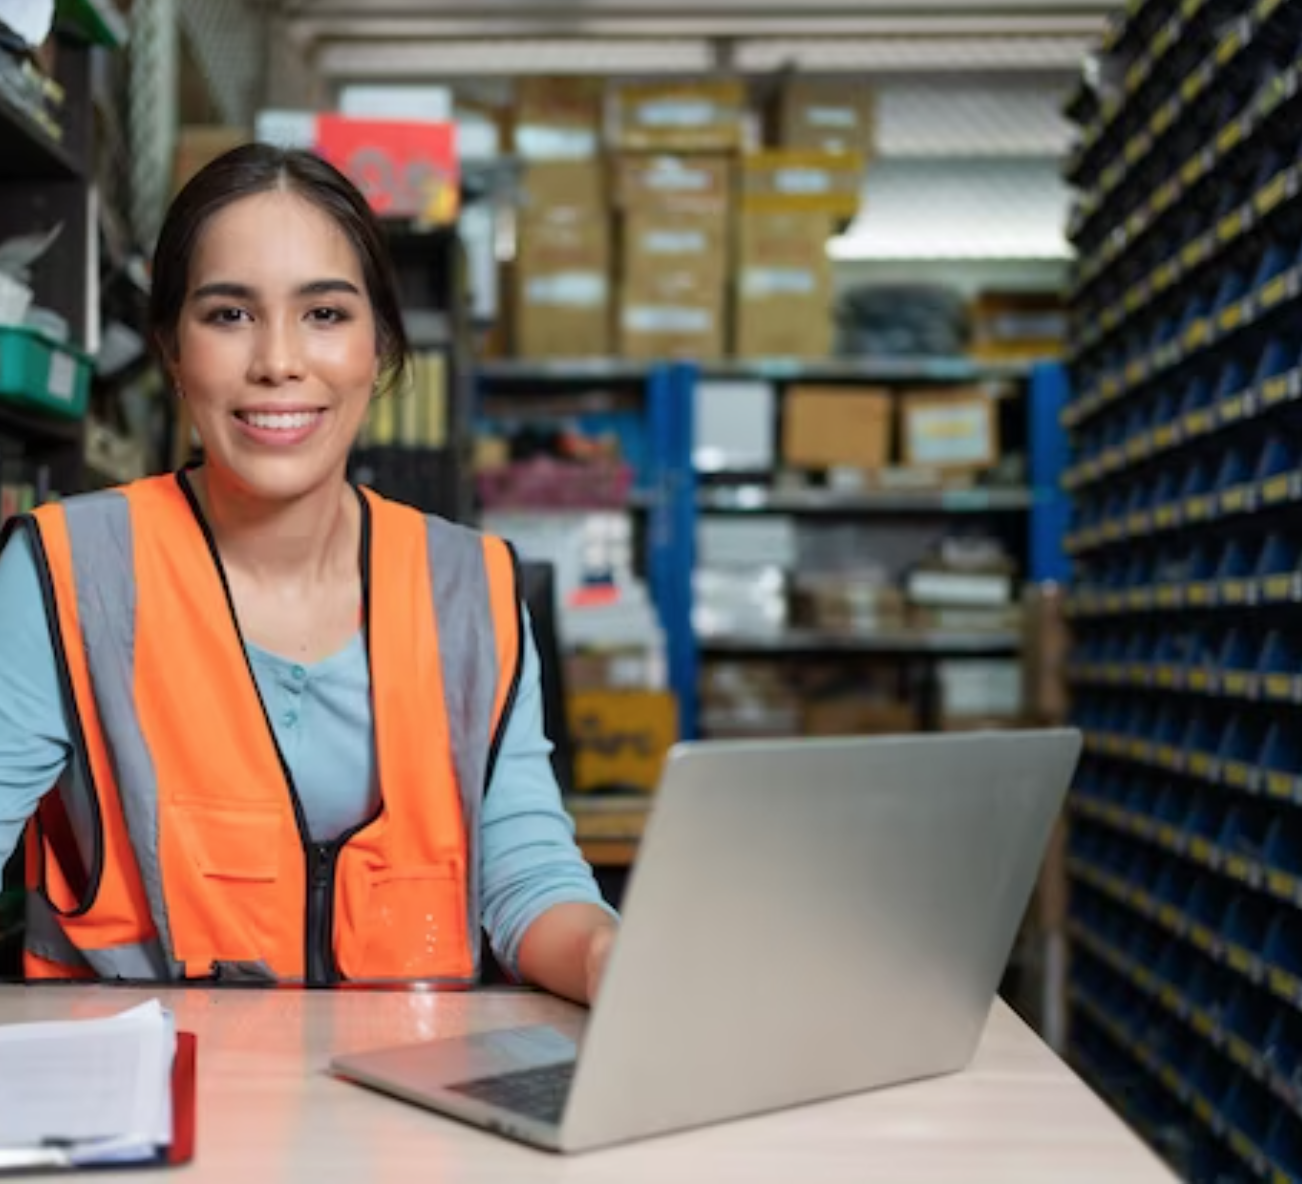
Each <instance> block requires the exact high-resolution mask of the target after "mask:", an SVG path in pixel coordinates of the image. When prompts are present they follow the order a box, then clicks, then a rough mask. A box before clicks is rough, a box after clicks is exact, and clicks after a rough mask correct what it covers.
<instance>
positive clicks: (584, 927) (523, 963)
mask: <svg viewBox="0 0 1302 1184" xmlns="http://www.w3.org/2000/svg"><path fill="white" fill-rule="evenodd" d="M617 932H618V926H617V925H616V923H615V921H614V919H613V918H612V917H611V915H610V914H609V913H608V912H606V911H605V909H601V908H598V907H597V906H596V905H592V904H558V905H555V906H553V907H552V908H550V909H548V910H547V911H546V912H545V913H543V915H542V916H541V917H539V918H538V920H536V921H535V922H534V923H533V924H532V925H530V926H529V928H528V930H527V931H526V932H525V935H524V940H523V941H522V942H521V943H520V956H519V962H520V973H521V975H523V976H524V978H525V979H526V980H527V981H528V982H531V983H533V984H534V985H535V986H539V987H542V988H543V989H544V990H546V991H550V992H551V993H552V994H553V995H560V996H562V997H564V998H566V999H571V1000H573V1001H574V1002H575V1003H586V1004H591V1002H592V1000H593V999H595V998H596V995H597V990H598V988H599V987H600V985H601V978H602V975H603V974H604V973H605V970H606V963H607V961H608V960H609V958H610V951H611V948H612V947H613V946H614V944H615V935H616V933H617Z"/></svg>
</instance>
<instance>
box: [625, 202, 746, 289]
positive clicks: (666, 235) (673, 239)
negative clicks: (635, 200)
mask: <svg viewBox="0 0 1302 1184" xmlns="http://www.w3.org/2000/svg"><path fill="white" fill-rule="evenodd" d="M620 238H621V244H620V246H621V249H620V258H621V267H620V275H621V276H622V277H623V281H624V284H625V285H626V286H642V287H643V288H644V289H645V288H647V287H650V288H651V289H653V290H660V291H663V290H664V289H665V287H666V282H665V281H664V280H662V279H661V278H660V277H662V276H669V277H672V276H682V275H687V276H690V277H692V279H693V280H695V281H696V285H697V286H712V287H714V288H717V289H719V290H720V291H722V289H723V287H724V285H725V282H726V279H727V274H728V221H727V218H726V216H725V215H723V214H721V213H720V214H700V213H677V212H670V213H656V212H653V211H649V210H634V211H632V212H631V213H629V214H627V215H626V216H625V217H624V218H623V220H622V223H621V227H620ZM668 284H669V286H670V287H672V284H673V280H672V279H671V280H669V281H668Z"/></svg>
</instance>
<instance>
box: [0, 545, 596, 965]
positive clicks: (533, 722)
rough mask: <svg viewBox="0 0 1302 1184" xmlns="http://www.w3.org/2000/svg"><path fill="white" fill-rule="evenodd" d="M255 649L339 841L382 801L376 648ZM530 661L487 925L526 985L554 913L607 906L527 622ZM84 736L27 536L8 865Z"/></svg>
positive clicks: (7, 582)
mask: <svg viewBox="0 0 1302 1184" xmlns="http://www.w3.org/2000/svg"><path fill="white" fill-rule="evenodd" d="M247 649H248V653H249V658H250V662H251V665H252V667H253V673H254V677H255V680H256V682H257V685H258V689H259V691H260V692H261V694H262V698H263V702H264V703H265V704H266V706H267V714H268V715H269V717H270V718H271V722H272V727H273V730H274V731H275V735H276V740H277V741H278V743H279V744H280V749H281V751H282V752H283V753H284V755H285V761H286V763H287V764H288V765H289V770H290V774H291V776H292V777H293V779H294V784H295V786H296V787H297V789H298V792H299V796H300V798H301V800H302V803H303V811H304V813H305V815H306V818H307V823H308V827H309V829H310V831H311V833H312V837H313V839H314V840H316V841H319V842H328V841H329V840H330V839H332V838H334V837H336V836H337V835H339V834H340V833H342V832H343V831H345V830H347V829H348V828H350V827H352V826H355V825H357V824H358V823H360V822H362V821H363V820H364V819H365V818H367V817H369V816H370V815H371V814H372V813H373V812H374V809H375V807H376V805H377V804H378V799H379V786H378V783H377V780H376V773H375V743H374V737H373V730H372V718H371V694H370V672H369V669H368V663H367V660H366V648H365V642H364V641H363V638H362V635H361V634H360V633H358V634H357V635H356V636H355V637H354V638H353V640H352V641H351V642H350V643H349V645H348V646H346V647H345V648H344V649H343V650H341V651H339V652H338V653H336V654H333V655H332V656H330V657H328V658H325V659H324V660H322V661H320V662H316V663H313V664H311V665H308V666H303V665H299V664H297V663H295V662H292V661H289V660H287V659H285V658H281V657H279V656H278V655H276V654H271V653H268V652H266V651H265V650H261V649H259V648H258V647H256V646H252V645H250V646H248V647H247ZM522 650H523V654H522V659H523V665H522V669H521V677H520V686H519V690H518V693H517V695H516V700H515V706H514V709H513V710H512V712H511V715H510V717H509V719H508V720H507V722H506V731H505V733H504V734H503V737H502V744H501V746H500V748H499V751H498V758H497V764H496V766H495V768H494V771H493V777H492V781H491V783H490V785H489V787H488V791H487V794H486V796H485V799H484V809H483V815H482V818H481V821H480V828H481V829H480V841H481V847H480V850H481V861H482V863H481V867H482V875H483V914H482V920H483V925H484V928H485V930H486V931H487V933H488V936H489V939H490V941H491V943H492V946H493V950H494V952H495V954H496V955H497V957H498V959H499V961H500V962H501V963H502V964H503V966H504V967H505V968H506V969H507V970H508V971H509V972H510V973H513V974H515V973H518V966H517V960H518V954H519V948H520V942H521V940H522V938H523V937H524V934H525V931H526V930H527V929H528V928H529V926H530V925H532V924H533V922H534V921H536V920H537V919H538V918H539V917H540V916H541V915H542V914H543V913H544V912H546V911H547V910H548V909H549V908H551V907H552V906H554V905H557V904H562V903H568V902H585V903H591V904H598V905H601V904H603V901H602V898H601V893H600V890H599V889H598V887H597V884H596V880H595V878H594V876H593V874H592V870H591V868H590V867H589V866H588V865H587V863H586V862H585V861H584V859H583V857H582V855H581V853H580V852H579V850H578V847H577V846H576V844H575V842H574V826H573V823H572V821H571V819H570V817H569V815H568V814H567V813H566V812H565V809H564V806H563V804H562V802H561V796H560V791H559V789H558V787H557V783H556V779H555V777H554V775H553V773H552V767H551V761H550V755H551V747H552V746H551V742H550V741H549V740H548V739H547V737H546V734H545V733H544V731H543V712H542V691H541V683H540V671H539V659H538V651H537V648H536V646H535V645H534V641H533V633H532V630H531V628H530V623H529V618H528V614H527V612H526V614H525V630H524V638H523V646H522ZM70 735H71V730H70V728H69V720H68V715H67V709H66V706H65V704H64V701H63V696H62V694H61V692H60V686H59V676H58V667H57V665H56V662H55V655H54V646H53V643H52V640H51V637H50V633H49V627H48V625H47V623H46V618H45V608H44V602H43V599H42V594H41V587H40V578H39V575H38V573H37V568H36V562H35V559H34V556H33V554H32V548H31V543H30V541H29V540H28V539H27V537H26V536H25V534H23V533H21V532H20V533H19V534H17V535H16V536H14V539H13V541H12V543H11V544H10V545H9V546H7V547H6V548H5V550H4V552H3V553H2V554H0V865H3V863H4V861H5V860H6V859H7V858H8V857H9V855H10V853H11V852H12V851H13V849H14V847H15V845H16V844H17V842H18V839H19V836H20V834H21V832H22V828H23V825H24V823H25V822H26V821H27V819H28V818H30V817H31V815H32V814H33V813H35V811H36V807H37V805H38V803H39V802H40V799H41V797H42V796H43V795H44V794H45V793H46V792H47V791H48V790H49V789H50V788H51V787H52V786H53V785H54V783H55V782H56V781H57V780H58V778H59V775H60V774H61V773H62V771H63V768H64V765H65V764H66V763H67V761H68V759H69V757H70V755H71V752H72V745H71V741H70V738H69V737H70Z"/></svg>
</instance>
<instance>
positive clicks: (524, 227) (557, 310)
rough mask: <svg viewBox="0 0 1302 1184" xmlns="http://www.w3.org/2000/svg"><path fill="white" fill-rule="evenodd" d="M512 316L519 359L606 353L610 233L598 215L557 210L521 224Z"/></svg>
mask: <svg viewBox="0 0 1302 1184" xmlns="http://www.w3.org/2000/svg"><path fill="white" fill-rule="evenodd" d="M513 317H514V323H515V346H516V353H517V354H518V355H520V356H521V357H526V358H581V357H601V356H606V355H609V353H610V336H611V284H610V233H609V227H608V223H607V220H606V219H605V218H604V217H598V216H594V215H593V214H592V213H590V212H589V213H585V212H584V211H582V210H574V211H566V210H557V211H556V212H555V213H554V214H553V215H551V216H541V215H540V216H537V217H529V218H526V219H524V220H523V221H522V222H521V225H520V245H519V255H518V258H517V261H516V273H515V308H514V310H513Z"/></svg>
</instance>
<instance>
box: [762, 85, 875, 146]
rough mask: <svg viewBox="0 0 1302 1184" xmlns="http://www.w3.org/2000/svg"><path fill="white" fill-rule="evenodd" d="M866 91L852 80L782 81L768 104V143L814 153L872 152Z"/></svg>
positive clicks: (871, 115) (870, 104) (871, 120)
mask: <svg viewBox="0 0 1302 1184" xmlns="http://www.w3.org/2000/svg"><path fill="white" fill-rule="evenodd" d="M873 124H874V109H873V101H872V92H871V91H870V90H869V89H868V87H866V86H865V85H863V83H861V82H859V81H858V80H856V79H842V78H799V77H793V78H789V79H787V80H786V81H785V82H784V83H783V85H782V88H781V91H780V92H779V94H778V99H777V102H776V103H775V104H774V105H773V109H772V113H771V117H770V120H769V136H768V141H769V143H770V144H772V145H773V146H774V147H776V148H785V149H795V150H813V151H815V152H852V153H859V154H862V155H864V156H867V155H870V154H871V153H872V150H873V139H874V127H873Z"/></svg>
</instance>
